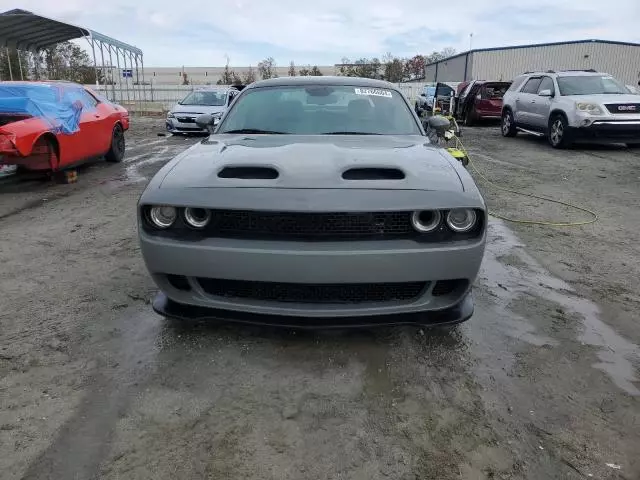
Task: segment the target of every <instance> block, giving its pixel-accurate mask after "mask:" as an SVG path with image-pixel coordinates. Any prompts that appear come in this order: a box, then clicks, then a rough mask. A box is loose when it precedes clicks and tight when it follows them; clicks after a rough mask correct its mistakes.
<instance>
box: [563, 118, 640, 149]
mask: <svg viewBox="0 0 640 480" xmlns="http://www.w3.org/2000/svg"><path fill="white" fill-rule="evenodd" d="M570 132H571V138H572V140H573V141H575V142H585V143H587V142H598V143H640V120H594V121H593V123H591V124H590V125H588V126H583V127H573V128H571V129H570Z"/></svg>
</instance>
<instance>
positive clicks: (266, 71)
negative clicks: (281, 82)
mask: <svg viewBox="0 0 640 480" xmlns="http://www.w3.org/2000/svg"><path fill="white" fill-rule="evenodd" d="M258 73H260V76H261V77H262V79H263V80H266V79H267V78H275V77H277V76H278V74H277V73H276V61H275V60H274V59H273V57H268V58H265V59H264V60H262V61H261V62H260V63H258Z"/></svg>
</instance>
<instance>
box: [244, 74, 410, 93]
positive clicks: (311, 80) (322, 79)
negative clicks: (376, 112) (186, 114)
mask: <svg viewBox="0 0 640 480" xmlns="http://www.w3.org/2000/svg"><path fill="white" fill-rule="evenodd" d="M297 85H332V86H340V85H348V86H351V87H369V88H386V89H392V90H398V88H397V87H396V86H395V85H394V84H392V83H389V82H385V81H384V80H374V79H371V78H362V77H339V76H302V77H277V78H269V79H267V80H259V81H257V82H254V83H252V84H251V85H249V86H248V87H247V89H251V88H260V87H285V86H286V87H289V86H297Z"/></svg>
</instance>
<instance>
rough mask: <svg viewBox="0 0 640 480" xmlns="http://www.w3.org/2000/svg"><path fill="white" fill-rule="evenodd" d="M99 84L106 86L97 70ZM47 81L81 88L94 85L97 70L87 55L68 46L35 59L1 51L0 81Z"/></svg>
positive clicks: (101, 73) (58, 47)
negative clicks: (72, 84) (60, 81)
mask: <svg viewBox="0 0 640 480" xmlns="http://www.w3.org/2000/svg"><path fill="white" fill-rule="evenodd" d="M97 74H98V80H100V83H107V82H106V81H105V80H106V78H105V74H104V73H103V72H102V71H101V70H100V69H98V72H97ZM11 78H13V79H14V80H35V79H38V78H48V79H52V80H54V79H55V80H68V81H71V82H77V83H82V84H87V85H88V84H95V83H96V69H95V68H94V67H93V62H92V61H91V59H90V58H89V54H88V53H87V52H85V51H84V50H83V49H82V48H80V47H79V46H78V45H76V44H74V43H71V42H63V43H59V44H57V45H55V46H53V47H51V48H47V49H45V50H43V51H42V52H40V54H39V55H34V54H31V53H29V52H25V51H22V50H16V49H11V48H9V49H6V48H2V49H0V80H10V79H11Z"/></svg>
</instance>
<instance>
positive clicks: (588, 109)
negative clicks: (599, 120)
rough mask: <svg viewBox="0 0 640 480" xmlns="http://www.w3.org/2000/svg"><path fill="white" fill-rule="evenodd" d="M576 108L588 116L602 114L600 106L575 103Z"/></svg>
mask: <svg viewBox="0 0 640 480" xmlns="http://www.w3.org/2000/svg"><path fill="white" fill-rule="evenodd" d="M576 108H577V109H578V110H579V111H581V112H584V113H588V114H589V115H600V114H601V113H602V109H601V108H600V106H599V105H597V104H595V103H577V104H576Z"/></svg>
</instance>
